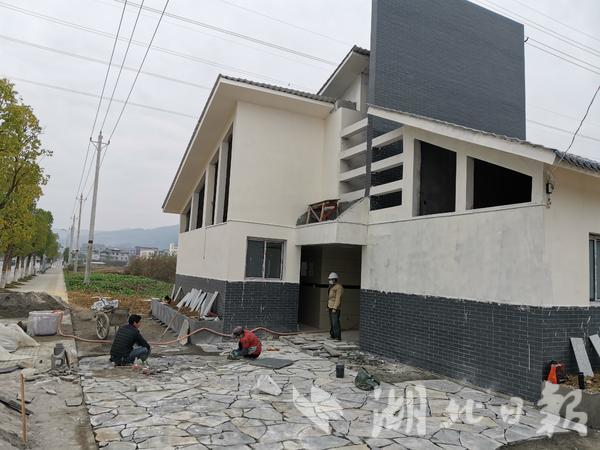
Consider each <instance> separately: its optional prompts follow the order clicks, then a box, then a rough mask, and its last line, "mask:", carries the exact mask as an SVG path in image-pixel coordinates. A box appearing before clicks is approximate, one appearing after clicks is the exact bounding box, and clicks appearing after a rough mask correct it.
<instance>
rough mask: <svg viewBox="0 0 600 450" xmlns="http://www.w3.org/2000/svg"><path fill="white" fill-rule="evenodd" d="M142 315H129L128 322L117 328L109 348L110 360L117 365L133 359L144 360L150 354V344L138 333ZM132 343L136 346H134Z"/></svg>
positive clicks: (130, 361)
mask: <svg viewBox="0 0 600 450" xmlns="http://www.w3.org/2000/svg"><path fill="white" fill-rule="evenodd" d="M141 320H142V317H141V316H139V315H137V314H132V315H131V316H129V321H128V322H129V323H128V324H127V325H122V326H121V327H119V329H118V330H117V334H116V335H115V339H114V340H113V343H112V347H111V348H110V360H111V361H112V362H114V363H115V365H117V366H123V365H127V364H133V363H134V361H135V359H136V358H138V359H141V360H142V361H146V359H147V358H148V355H150V344H148V342H147V341H146V339H144V337H143V336H142V333H140V330H139V328H140V322H141ZM134 345H137V347H135V348H134Z"/></svg>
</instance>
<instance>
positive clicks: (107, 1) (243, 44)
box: [92, 0, 353, 71]
mask: <svg viewBox="0 0 600 450" xmlns="http://www.w3.org/2000/svg"><path fill="white" fill-rule="evenodd" d="M92 1H94V2H96V3H101V4H103V5H107V6H110V7H111V8H112V7H115V8H118V7H119V5H116V4H114V1H113V0H92ZM153 15H154V14H153V13H142V16H148V17H150V16H153ZM163 21H164V22H167V23H170V24H171V25H173V26H175V27H178V28H182V29H184V30H190V31H192V32H194V33H198V34H202V35H204V36H210V37H212V38H215V39H219V40H220V41H223V42H227V43H229V44H232V45H235V46H239V47H245V48H249V49H252V50H254V51H257V52H260V53H264V54H265V55H272V56H275V57H276V58H280V59H284V60H286V61H292V62H294V63H297V64H302V65H305V66H308V67H312V68H315V69H317V70H322V71H328V70H329V68H328V67H323V65H316V64H311V63H310V62H309V61H307V60H306V59H302V60H301V59H300V58H296V57H292V56H291V55H290V56H288V55H287V54H282V53H281V52H276V51H270V50H268V49H267V48H263V47H260V46H257V45H251V44H250V43H246V42H245V41H240V40H239V39H236V40H234V39H228V38H227V37H225V36H223V35H222V34H220V33H214V32H210V31H207V30H201V29H199V28H198V27H195V26H188V25H185V24H183V23H181V22H180V21H178V20H171V19H164V20H163ZM350 45H353V44H350Z"/></svg>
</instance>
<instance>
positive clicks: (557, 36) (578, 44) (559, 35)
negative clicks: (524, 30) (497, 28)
mask: <svg viewBox="0 0 600 450" xmlns="http://www.w3.org/2000/svg"><path fill="white" fill-rule="evenodd" d="M471 1H473V0H471ZM478 1H479V2H483V3H484V4H486V6H485V7H486V8H488V9H492V10H494V8H495V10H496V11H495V12H497V13H498V14H501V15H505V16H507V17H509V18H511V19H513V20H517V21H518V19H520V20H522V21H523V22H524V24H525V25H527V26H529V27H531V28H533V29H536V30H538V31H540V32H542V33H546V34H547V35H549V36H552V37H553V38H555V39H558V40H560V41H563V42H564V43H566V44H568V45H571V46H573V47H575V48H577V49H579V50H582V51H585V52H587V53H590V54H592V55H594V56H600V52H599V51H598V50H596V49H595V48H593V47H590V46H588V45H586V44H584V43H582V42H580V41H578V40H576V39H573V38H570V37H569V36H567V35H564V34H562V33H559V32H558V31H554V30H552V29H550V28H548V27H546V26H544V25H541V24H539V23H537V22H534V21H532V20H531V19H528V18H527V17H525V16H523V15H521V14H519V13H516V12H514V11H512V10H510V9H508V8H504V7H503V6H500V5H498V4H497V3H494V2H493V1H491V0H478ZM489 5H492V6H491V7H490V6H489ZM497 10H501V11H504V13H501V12H498V11H497ZM511 16H512V17H511ZM515 17H517V18H518V19H515Z"/></svg>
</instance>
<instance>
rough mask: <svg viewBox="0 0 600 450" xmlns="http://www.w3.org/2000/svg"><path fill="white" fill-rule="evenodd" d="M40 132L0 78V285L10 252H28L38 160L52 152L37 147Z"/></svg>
mask: <svg viewBox="0 0 600 450" xmlns="http://www.w3.org/2000/svg"><path fill="white" fill-rule="evenodd" d="M41 132H42V128H41V126H40V124H39V121H38V119H37V117H36V116H35V114H34V113H33V110H32V108H31V107H30V106H28V105H26V104H24V103H23V100H22V99H21V97H19V95H18V93H17V92H16V91H15V89H14V86H13V85H12V84H11V83H10V82H9V81H8V80H7V79H0V253H3V254H4V261H3V269H2V273H1V274H0V287H3V286H4V283H5V280H6V272H7V271H8V270H9V269H10V262H11V260H12V257H13V255H16V256H18V257H20V258H22V257H23V256H26V255H27V254H30V252H31V251H32V248H30V247H31V245H32V244H31V243H30V242H28V241H29V240H30V239H32V238H33V235H34V231H35V221H36V219H35V215H34V211H35V206H36V203H37V200H38V199H39V198H40V196H41V195H42V186H44V185H45V184H46V183H47V181H48V178H47V177H46V175H44V171H43V170H42V168H41V167H40V165H39V161H40V159H41V158H42V157H45V156H50V155H51V154H52V153H51V152H50V151H49V150H46V149H43V148H42V147H41V141H40V135H41Z"/></svg>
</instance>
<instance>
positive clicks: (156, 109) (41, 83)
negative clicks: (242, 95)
mask: <svg viewBox="0 0 600 450" xmlns="http://www.w3.org/2000/svg"><path fill="white" fill-rule="evenodd" d="M2 76H3V77H6V78H10V79H11V80H17V81H21V82H23V83H29V84H34V85H37V86H41V87H45V88H49V89H56V90H58V91H64V92H69V93H71V94H77V95H83V96H86V97H91V98H100V96H99V95H98V94H93V93H91V92H85V91H79V90H76V89H71V88H68V87H64V86H57V85H54V84H49V83H43V82H40V81H34V80H28V79H26V78H20V77H12V76H10V75H2ZM103 100H108V97H106V96H105V97H103ZM114 101H115V102H117V103H122V104H124V103H125V100H121V99H118V98H115V99H114ZM128 104H129V105H131V106H135V107H137V108H143V109H149V110H152V111H158V112H162V113H167V114H174V115H176V116H180V117H188V118H190V119H197V118H198V116H195V115H191V114H186V113H182V112H179V111H173V110H171V109H165V108H159V107H157V106H150V105H144V104H142V103H134V102H128Z"/></svg>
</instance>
